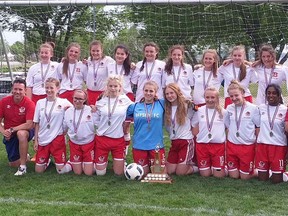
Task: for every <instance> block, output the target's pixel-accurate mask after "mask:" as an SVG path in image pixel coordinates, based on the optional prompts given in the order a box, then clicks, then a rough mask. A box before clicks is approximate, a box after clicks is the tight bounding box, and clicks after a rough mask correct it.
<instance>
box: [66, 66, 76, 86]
mask: <svg viewBox="0 0 288 216" xmlns="http://www.w3.org/2000/svg"><path fill="white" fill-rule="evenodd" d="M76 64H77V63H75V64H74V67H73V71H72V74H71V72H70V65H69V67H68V75H69V80H70V83H71V84H72V81H73V79H74V74H75V69H76Z"/></svg>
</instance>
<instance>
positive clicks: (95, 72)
mask: <svg viewBox="0 0 288 216" xmlns="http://www.w3.org/2000/svg"><path fill="white" fill-rule="evenodd" d="M96 64H97V68H96ZM99 67H100V61H98V62H97V61H96V63H95V62H93V75H94V82H96V79H97V75H98V69H99ZM95 68H96V70H95Z"/></svg>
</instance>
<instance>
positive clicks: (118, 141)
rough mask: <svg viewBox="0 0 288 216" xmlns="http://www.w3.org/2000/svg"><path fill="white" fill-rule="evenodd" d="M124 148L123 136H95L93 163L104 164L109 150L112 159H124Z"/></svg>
mask: <svg viewBox="0 0 288 216" xmlns="http://www.w3.org/2000/svg"><path fill="white" fill-rule="evenodd" d="M125 148H126V144H125V140H124V137H120V138H110V137H106V136H96V146H95V163H96V164H98V165H103V164H105V163H106V162H107V161H108V155H109V152H110V151H111V153H112V157H113V159H114V160H124V158H125Z"/></svg>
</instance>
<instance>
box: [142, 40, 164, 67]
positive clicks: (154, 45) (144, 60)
mask: <svg viewBox="0 0 288 216" xmlns="http://www.w3.org/2000/svg"><path fill="white" fill-rule="evenodd" d="M148 46H151V47H154V48H155V50H156V52H157V54H156V59H157V58H158V53H159V50H160V49H159V47H158V45H157V44H156V43H154V42H149V43H146V44H144V47H143V52H145V48H146V47H148ZM146 61H147V59H146V57H144V59H143V61H142V65H141V67H140V72H141V71H142V70H143V69H144V65H145V63H146Z"/></svg>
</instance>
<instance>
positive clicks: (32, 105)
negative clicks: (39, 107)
mask: <svg viewBox="0 0 288 216" xmlns="http://www.w3.org/2000/svg"><path fill="white" fill-rule="evenodd" d="M26 100H27V106H26V109H27V113H26V121H27V120H32V121H33V117H34V112H35V103H34V102H33V101H32V100H30V99H29V98H26Z"/></svg>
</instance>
